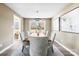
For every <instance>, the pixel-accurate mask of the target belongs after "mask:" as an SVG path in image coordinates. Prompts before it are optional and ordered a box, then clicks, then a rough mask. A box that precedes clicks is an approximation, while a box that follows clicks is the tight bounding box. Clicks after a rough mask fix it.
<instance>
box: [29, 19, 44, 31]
mask: <svg viewBox="0 0 79 59" xmlns="http://www.w3.org/2000/svg"><path fill="white" fill-rule="evenodd" d="M40 30H45V20H43V19H40V18H35V19H34V20H30V31H40Z"/></svg>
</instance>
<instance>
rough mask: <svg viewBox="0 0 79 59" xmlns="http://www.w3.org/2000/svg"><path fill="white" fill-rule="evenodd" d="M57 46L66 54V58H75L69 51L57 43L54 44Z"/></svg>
mask: <svg viewBox="0 0 79 59" xmlns="http://www.w3.org/2000/svg"><path fill="white" fill-rule="evenodd" d="M54 44H55V46H56V47H57V48H58V49H59V50H60V51H61V52H62V53H63V54H64V56H74V55H73V54H71V53H70V52H69V51H67V50H66V49H64V48H63V47H62V46H60V45H59V44H58V43H57V42H54Z"/></svg>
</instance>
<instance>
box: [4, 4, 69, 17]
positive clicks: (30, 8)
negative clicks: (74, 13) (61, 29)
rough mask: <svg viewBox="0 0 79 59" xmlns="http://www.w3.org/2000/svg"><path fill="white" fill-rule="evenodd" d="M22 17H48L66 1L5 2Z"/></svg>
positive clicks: (57, 11) (57, 10)
mask: <svg viewBox="0 0 79 59" xmlns="http://www.w3.org/2000/svg"><path fill="white" fill-rule="evenodd" d="M5 5H7V6H8V7H10V8H11V9H12V10H14V11H15V12H16V13H18V14H19V15H21V16H22V17H24V18H50V17H53V16H54V15H56V14H57V13H59V12H60V11H61V10H62V9H63V8H64V7H65V6H66V5H68V3H5Z"/></svg>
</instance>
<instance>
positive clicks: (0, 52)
mask: <svg viewBox="0 0 79 59" xmlns="http://www.w3.org/2000/svg"><path fill="white" fill-rule="evenodd" d="M15 43H16V42H15ZM15 43H13V44H11V45H9V46H8V47H6V48H4V49H3V50H2V51H0V54H2V53H4V52H5V51H6V50H8V49H9V48H11V47H12V46H13V45H14V44H15Z"/></svg>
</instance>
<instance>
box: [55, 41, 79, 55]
mask: <svg viewBox="0 0 79 59" xmlns="http://www.w3.org/2000/svg"><path fill="white" fill-rule="evenodd" d="M55 42H57V43H58V44H59V45H60V46H62V47H63V48H64V49H66V50H67V51H69V52H70V53H71V54H73V55H74V56H78V54H76V53H75V52H73V51H71V50H70V49H69V48H67V47H66V46H64V45H62V44H61V43H59V42H58V41H57V40H55Z"/></svg>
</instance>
